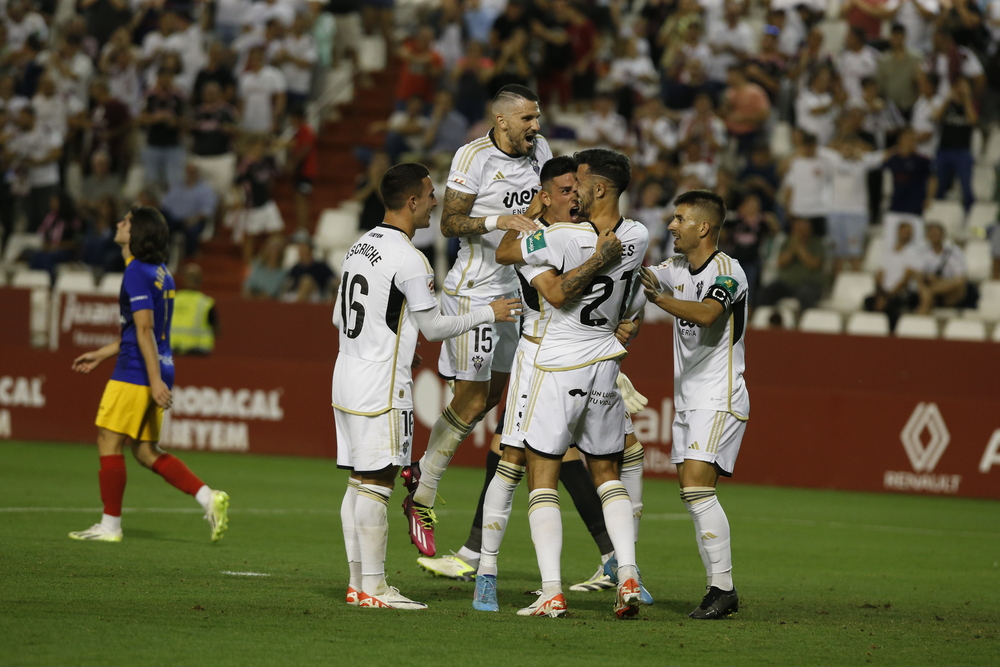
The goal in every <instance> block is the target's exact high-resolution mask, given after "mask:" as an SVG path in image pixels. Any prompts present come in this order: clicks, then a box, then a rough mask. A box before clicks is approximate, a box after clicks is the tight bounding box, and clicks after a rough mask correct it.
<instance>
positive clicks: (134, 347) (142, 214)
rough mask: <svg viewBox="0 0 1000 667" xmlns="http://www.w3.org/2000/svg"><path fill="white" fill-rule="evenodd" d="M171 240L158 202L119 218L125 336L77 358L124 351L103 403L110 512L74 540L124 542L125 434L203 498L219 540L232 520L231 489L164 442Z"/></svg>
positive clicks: (86, 360) (103, 474)
mask: <svg viewBox="0 0 1000 667" xmlns="http://www.w3.org/2000/svg"><path fill="white" fill-rule="evenodd" d="M169 239H170V232H169V229H168V227H167V223H166V221H165V220H164V219H163V215H162V214H161V213H160V212H159V211H157V210H156V209H155V208H150V207H137V208H133V209H132V210H131V211H130V212H129V213H127V214H126V215H125V217H124V219H122V220H121V222H119V223H118V229H117V232H116V234H115V242H116V243H117V244H118V245H120V246H121V247H122V254H123V256H124V257H125V276H124V279H123V280H122V289H121V294H120V296H119V303H120V308H121V340H120V341H118V342H115V343H111V344H109V345H105V346H104V347H102V348H101V349H99V350H94V351H93V352H87V353H86V354H82V355H80V356H79V357H77V358H76V359H75V360H74V361H73V370H75V371H77V372H80V373H89V372H90V371H92V370H94V369H95V368H96V367H97V366H98V365H99V364H100V363H101V362H102V361H104V360H105V359H108V358H110V357H113V356H115V355H117V356H118V361H117V364H116V365H115V370H114V372H113V373H112V374H111V380H110V381H109V382H108V385H107V387H106V388H105V390H104V396H103V397H102V398H101V405H100V407H99V408H98V409H97V422H96V423H97V451H98V454H99V456H100V460H101V470H100V473H99V479H100V486H101V500H102V501H103V503H104V514H103V516H102V517H101V522H100V523H97V524H94V525H93V526H91V527H90V528H88V529H86V530H81V531H77V532H72V533H70V534H69V536H70V537H71V538H73V539H75V540H97V541H101V542H120V541H121V539H122V529H121V513H122V499H123V497H124V495H125V481H126V471H125V457H124V455H123V454H122V451H123V450H124V447H125V443H126V441H127V442H129V444H130V445H131V447H132V453H133V454H134V455H135V458H136V460H138V461H139V463H140V464H142V465H143V466H145V467H147V468H149V469H151V470H152V471H153V472H155V473H157V474H159V475H161V476H162V477H163V478H164V479H165V480H167V482H169V483H170V484H172V485H173V486H175V487H177V488H178V489H180V490H181V491H184V492H185V493H188V494H190V495H192V496H194V497H195V498H196V499H197V500H198V502H199V504H201V506H202V507H203V508H204V509H205V519H206V520H207V521H208V522H209V525H210V526H211V529H212V540H213V541H218V540H219V539H220V538H221V537H222V534H223V532H225V530H226V528H227V526H228V517H227V510H228V507H229V496H228V495H226V494H225V492H223V491H214V490H212V489H210V488H209V487H208V486H207V485H205V484H204V483H203V482H202V481H201V480H200V479H198V477H197V476H196V475H195V474H194V473H192V472H191V471H190V470H189V469H188V467H187V466H186V465H184V463H182V462H181V460H180V459H178V458H176V457H175V456H172V455H170V454H167V453H166V452H164V451H163V450H162V449H160V448H159V446H158V444H157V443H158V442H159V440H160V426H161V424H162V423H163V411H164V410H165V409H169V408H170V404H171V401H172V398H171V393H170V389H171V387H172V386H173V384H174V360H173V355H172V353H171V351H170V321H171V317H172V315H173V299H174V293H175V289H176V288H175V285H174V277H173V276H172V275H170V271H168V270H167V267H166V265H165V264H164V262H166V260H167V256H168V253H169Z"/></svg>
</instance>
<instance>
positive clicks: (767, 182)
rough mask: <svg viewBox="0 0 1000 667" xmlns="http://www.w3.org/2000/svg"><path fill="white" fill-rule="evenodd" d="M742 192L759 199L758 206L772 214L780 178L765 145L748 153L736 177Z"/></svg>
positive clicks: (759, 145)
mask: <svg viewBox="0 0 1000 667" xmlns="http://www.w3.org/2000/svg"><path fill="white" fill-rule="evenodd" d="M737 180H738V181H739V183H740V185H742V186H743V190H744V191H745V192H748V193H754V194H756V195H757V196H758V197H759V198H760V206H761V208H762V209H763V210H765V211H770V212H774V210H775V204H776V196H777V194H778V188H779V187H780V186H781V178H780V177H779V176H778V165H777V163H776V162H775V161H774V158H773V157H772V156H771V148H770V147H769V146H768V145H767V144H758V145H757V146H756V147H754V149H753V151H752V152H751V153H750V159H749V160H748V161H747V163H746V165H745V166H744V167H743V169H742V171H740V173H739V174H738V175H737Z"/></svg>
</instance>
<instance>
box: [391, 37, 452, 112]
mask: <svg viewBox="0 0 1000 667" xmlns="http://www.w3.org/2000/svg"><path fill="white" fill-rule="evenodd" d="M433 45H434V30H433V29H431V27H430V26H426V25H425V26H421V27H419V28H417V31H416V33H415V34H414V35H413V37H411V38H410V39H408V40H406V41H405V42H403V45H402V46H400V47H399V50H398V51H397V56H398V57H399V59H400V60H402V61H403V67H402V69H401V71H400V73H399V80H398V83H397V85H396V104H397V106H399V107H402V106H404V105H405V104H406V103H407V100H409V99H410V98H411V97H414V96H417V97H419V98H420V99H422V100H423V102H424V104H425V105H428V106H430V105H431V104H433V103H434V93H435V92H436V91H437V81H438V78H439V77H440V76H441V72H442V68H443V67H444V61H443V60H442V58H441V55H440V54H439V53H438V52H437V51H435V50H434V48H433Z"/></svg>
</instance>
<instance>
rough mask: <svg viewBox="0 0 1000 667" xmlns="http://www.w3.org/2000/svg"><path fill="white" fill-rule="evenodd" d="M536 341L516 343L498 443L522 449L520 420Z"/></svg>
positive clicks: (526, 396)
mask: <svg viewBox="0 0 1000 667" xmlns="http://www.w3.org/2000/svg"><path fill="white" fill-rule="evenodd" d="M537 352H538V343H532V342H531V341H530V340H527V339H526V338H521V340H520V341H518V343H517V354H516V355H514V368H513V370H512V371H511V375H510V380H509V381H508V383H507V404H506V405H507V409H506V411H505V413H504V414H505V416H504V420H503V432H502V433H501V436H500V445H501V446H503V447H508V446H509V447H517V448H518V449H524V442H523V441H522V436H523V434H522V433H521V421H522V420H523V419H524V409H525V406H526V404H527V402H528V389H529V387H530V386H531V378H532V376H533V375H534V373H535V354H537Z"/></svg>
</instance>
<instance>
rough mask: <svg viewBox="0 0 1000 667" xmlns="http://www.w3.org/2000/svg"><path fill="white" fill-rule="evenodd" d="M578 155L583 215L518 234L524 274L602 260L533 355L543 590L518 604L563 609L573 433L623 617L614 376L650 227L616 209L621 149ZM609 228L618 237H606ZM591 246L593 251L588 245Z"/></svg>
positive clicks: (621, 415) (540, 611) (635, 588)
mask: <svg viewBox="0 0 1000 667" xmlns="http://www.w3.org/2000/svg"><path fill="white" fill-rule="evenodd" d="M575 157H576V159H577V161H578V162H579V165H580V166H579V169H578V171H577V177H578V180H579V188H580V205H581V209H582V212H581V215H582V216H584V217H585V218H586V219H588V220H590V224H555V225H552V226H550V227H547V228H546V229H542V230H538V231H536V232H534V233H532V234H530V235H529V236H526V237H525V238H524V239H522V240H521V242H520V255H521V259H522V261H523V262H524V263H525V264H526V266H525V267H524V268H522V270H521V272H522V275H524V276H525V278H526V279H527V280H529V282H530V283H531V284H535V282H536V278H537V277H538V276H540V275H542V274H546V273H549V272H551V271H553V270H555V271H560V270H564V268H566V267H577V266H581V265H586V264H587V263H600V264H601V268H600V269H598V270H597V272H596V273H595V274H594V276H593V277H592V278H591V279H590V280H589V281H588V282H587V286H586V288H585V289H584V291H583V293H582V296H581V297H580V298H578V299H576V300H575V301H572V302H569V303H566V304H564V305H563V307H562V308H560V309H558V310H555V311H553V312H552V314H551V316H550V318H549V321H548V324H547V325H546V327H545V332H544V334H543V336H542V340H541V343H540V344H539V346H538V352H537V354H536V356H535V369H534V373H533V376H532V379H531V387H530V388H529V390H528V398H527V403H526V406H525V412H524V417H523V419H522V423H521V429H520V431H521V439H522V440H523V443H524V447H525V456H526V459H527V464H528V488H529V496H528V521H529V523H530V525H531V537H532V541H533V542H534V544H535V552H536V555H537V557H538V566H539V570H540V571H541V575H542V592H541V595H539V597H538V599H537V600H536V601H535V603H534V604H532V605H530V606H528V607H526V608H524V609H521V610H520V611H519V612H518V614H519V615H522V616H552V617H556V616H561V615H562V614H564V613H566V599H565V597H564V596H563V593H562V576H561V567H560V557H561V552H562V519H561V516H560V510H559V494H558V492H557V490H556V484H557V482H558V480H559V466H560V462H561V459H562V457H563V455H564V454H565V453H566V450H567V449H568V448H569V446H570V444H571V443H576V446H577V448H578V449H579V450H580V452H581V453H582V454H584V455H585V456H586V457H587V462H588V466H589V468H590V471H591V475H592V476H593V479H594V485H595V486H596V487H597V493H598V495H599V496H600V497H601V504H602V506H603V512H604V522H605V525H606V526H607V530H608V535H609V537H610V538H611V542H612V544H613V545H614V548H615V554H616V556H617V559H618V572H617V574H618V579H619V582H620V583H619V584H618V595H617V597H616V600H615V606H614V610H615V614H616V615H617V616H618V617H619V618H629V617H633V616H635V615H636V614H637V613H638V605H639V603H640V587H639V572H638V569H637V568H636V564H635V527H634V525H633V520H632V519H633V512H632V504H631V501H630V500H629V495H628V491H627V490H626V489H625V486H624V485H623V484H622V483H621V480H620V479H619V472H618V464H619V461H620V460H621V458H622V454H623V452H624V448H625V447H624V443H625V419H626V416H625V414H626V410H625V405H624V403H623V401H622V395H621V392H620V391H619V389H618V386H617V378H618V374H619V365H620V362H621V359H622V358H623V357H624V356H625V354H626V352H625V348H624V347H623V346H622V344H621V342H620V341H619V340H618V339H617V337H616V336H615V331H616V329H617V327H618V323H619V322H620V321H621V320H623V319H625V318H626V316H627V315H629V314H630V312H629V311H630V306H631V304H632V302H633V298H634V297H635V295H636V292H637V289H638V287H639V275H638V272H639V268H640V267H641V265H642V260H643V257H645V253H646V247H647V245H648V242H649V235H648V233H647V231H646V228H645V227H644V226H643V225H642V224H640V223H637V222H635V221H634V220H625V219H624V218H622V216H621V213H620V210H619V202H618V200H619V197H620V195H621V193H622V192H624V191H625V189H626V188H627V187H628V184H629V180H630V178H631V168H630V165H629V161H628V158H627V157H625V156H624V155H622V154H621V153H617V152H615V151H610V150H605V149H590V150H585V151H582V152H580V153H577V154H576V156H575ZM612 235H616V236H617V239H618V241H619V243H615V244H609V243H607V242H604V241H605V239H606V238H608V237H610V236H612ZM598 248H600V249H601V252H600V253H597V252H595V251H596V249H598ZM549 275H551V273H549ZM567 282H568V283H570V284H569V285H567V284H564V286H563V287H564V289H566V288H567V287H570V288H572V281H567Z"/></svg>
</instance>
